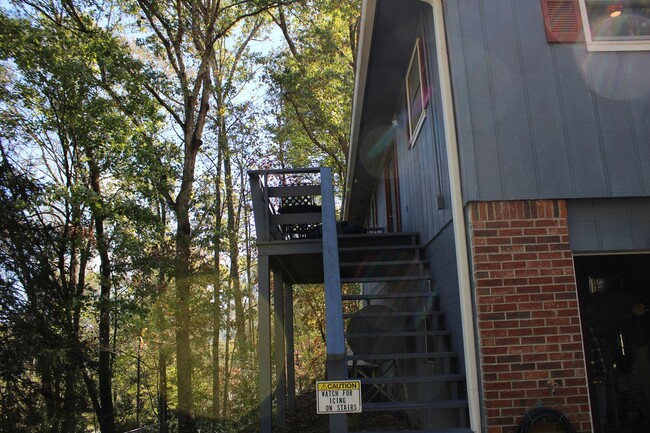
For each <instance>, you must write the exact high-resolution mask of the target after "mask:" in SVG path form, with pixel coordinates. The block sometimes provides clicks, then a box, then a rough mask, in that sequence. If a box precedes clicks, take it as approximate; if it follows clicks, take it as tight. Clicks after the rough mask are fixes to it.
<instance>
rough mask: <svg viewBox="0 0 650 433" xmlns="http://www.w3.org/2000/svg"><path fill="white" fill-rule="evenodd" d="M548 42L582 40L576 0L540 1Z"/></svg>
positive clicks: (578, 7)
mask: <svg viewBox="0 0 650 433" xmlns="http://www.w3.org/2000/svg"><path fill="white" fill-rule="evenodd" d="M542 12H543V13H544V27H545V28H546V39H547V40H548V42H577V41H582V40H584V38H583V35H582V26H581V18H580V6H579V5H578V0H542Z"/></svg>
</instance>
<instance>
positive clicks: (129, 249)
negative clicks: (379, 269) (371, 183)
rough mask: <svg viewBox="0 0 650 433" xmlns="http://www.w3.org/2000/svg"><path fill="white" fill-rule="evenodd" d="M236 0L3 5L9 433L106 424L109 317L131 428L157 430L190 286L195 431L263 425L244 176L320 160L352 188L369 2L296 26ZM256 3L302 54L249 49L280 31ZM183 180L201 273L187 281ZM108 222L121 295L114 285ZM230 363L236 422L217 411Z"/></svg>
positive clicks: (329, 7) (300, 7)
mask: <svg viewBox="0 0 650 433" xmlns="http://www.w3.org/2000/svg"><path fill="white" fill-rule="evenodd" d="M178 4H181V5H182V7H181V10H180V13H179V11H178V10H177V9H176V5H178ZM221 5H222V6H223V9H222V11H221V14H220V15H219V14H218V16H216V18H215V19H214V20H213V21H210V20H206V17H207V15H206V14H207V13H208V11H207V10H206V9H203V8H200V7H199V6H200V3H199V2H194V1H187V2H186V1H181V2H180V3H178V2H166V1H163V2H150V1H146V0H140V1H122V2H114V3H110V4H109V3H106V2H99V1H94V0H87V1H86V0H84V1H81V2H76V1H70V2H68V1H66V2H61V3H58V2H49V1H40V0H34V1H30V2H29V3H26V2H15V4H13V6H12V7H11V9H9V10H2V11H0V150H1V153H0V156H1V160H0V162H1V164H0V208H2V209H3V217H2V218H0V339H1V340H2V342H3V344H2V347H0V394H1V396H2V399H1V400H0V405H1V406H0V430H3V431H5V430H6V431H16V432H40V431H48V432H50V433H56V432H63V431H82V430H84V429H86V430H87V429H88V428H89V426H90V425H92V424H93V423H94V422H96V419H95V417H96V415H95V414H94V413H93V412H97V407H96V406H97V403H98V397H97V389H96V388H97V384H98V376H99V364H100V360H99V356H98V352H99V350H98V348H99V341H100V340H99V328H100V321H101V319H102V317H104V315H103V313H105V312H108V313H109V314H108V317H109V319H110V330H111V335H110V367H111V372H110V373H111V377H110V379H111V380H112V383H111V387H112V401H113V405H114V409H115V414H116V419H115V421H116V429H117V431H119V430H124V429H127V428H134V427H137V426H138V424H140V425H142V424H153V423H156V422H157V421H158V416H159V414H160V412H159V411H160V407H159V402H158V399H159V398H163V397H165V398H167V405H168V406H169V407H170V409H172V411H173V410H174V409H175V408H178V407H179V399H178V378H179V376H180V373H179V370H178V369H177V367H176V362H175V361H176V359H177V355H178V353H177V349H176V347H175V337H176V335H175V331H176V330H177V329H178V326H179V316H177V315H175V314H174V312H175V311H176V310H177V308H178V305H179V298H178V296H177V292H176V289H177V288H178V287H179V285H182V284H184V283H186V282H189V286H188V287H189V289H190V290H189V293H190V295H191V296H190V297H189V300H188V309H189V312H190V313H189V314H190V318H191V323H192V326H191V327H190V332H189V340H190V350H191V352H192V366H191V372H192V378H193V393H194V395H193V398H194V402H195V404H194V411H195V413H196V415H197V419H198V421H199V426H200V427H201V428H202V431H204V430H203V429H205V431H207V429H211V431H215V432H218V431H223V432H226V431H227V432H234V431H237V429H238V428H240V426H242V425H246V424H249V423H250V421H251V420H252V419H253V418H254V417H253V415H251V414H252V413H253V412H254V411H255V407H256V405H257V390H256V388H257V382H258V366H257V364H256V363H257V360H256V356H255V354H254V345H255V339H256V338H257V337H256V335H257V329H256V319H257V311H256V308H257V300H256V295H255V286H256V284H257V275H256V271H255V270H256V266H255V265H256V263H255V253H254V251H253V246H252V242H253V237H254V233H253V230H254V229H253V228H252V225H253V224H252V221H251V218H252V216H251V213H252V211H251V208H250V202H249V201H250V199H249V192H248V186H247V182H248V180H247V176H246V171H247V170H248V169H251V168H258V167H261V166H270V165H274V164H278V165H280V164H281V165H296V166H297V165H300V166H305V165H313V164H314V161H316V163H317V164H323V165H331V166H334V167H335V169H336V171H337V173H338V174H339V178H340V179H341V180H342V178H343V175H344V170H343V167H344V164H345V158H346V154H347V146H348V144H347V135H348V131H347V128H348V124H349V110H350V105H351V104H350V97H351V91H352V84H353V70H354V65H353V64H354V57H353V52H354V49H353V48H354V45H355V42H354V39H355V37H356V36H355V33H356V30H354V28H355V25H356V16H357V15H358V5H357V4H356V2H347V1H332V0H328V1H305V2H295V3H291V4H290V5H285V6H283V7H282V10H281V11H282V12H281V14H282V18H281V15H280V9H278V8H276V7H273V8H271V7H272V6H277V5H276V4H275V2H273V1H261V2H260V1H244V2H222V3H221ZM267 9H268V11H267ZM260 11H262V12H264V11H267V12H268V13H267V12H264V15H263V16H264V17H269V16H270V17H272V18H273V20H275V21H276V23H277V24H282V23H284V24H282V25H284V26H285V30H286V31H287V35H288V38H289V39H288V40H290V41H292V43H293V45H294V46H293V49H294V52H293V53H292V54H291V55H289V56H287V51H278V52H274V53H271V54H268V55H267V53H255V52H253V51H252V50H250V47H249V45H250V43H251V41H253V40H254V39H255V38H257V37H260V38H264V37H265V35H267V34H268V33H265V32H269V30H270V28H271V24H270V23H269V22H265V21H264V20H263V19H261V17H262V15H259V12H260ZM249 16H250V18H249ZM211 23H212V24H214V25H211ZM157 31H160V32H161V33H160V34H158V33H156V32H157ZM161 35H162V36H163V37H161ZM170 36H174V37H171V38H170ZM206 37H207V39H206ZM206 41H212V42H211V43H206ZM167 43H169V44H171V45H169V44H167ZM166 44H167V45H166ZM260 62H261V63H263V64H264V65H265V68H266V70H265V71H266V72H268V74H267V77H268V84H269V85H270V86H271V89H272V91H273V92H274V93H273V97H272V101H271V102H272V103H273V104H276V105H277V106H278V107H280V110H278V111H276V110H272V115H273V117H272V125H271V127H270V129H267V130H264V123H265V121H266V119H268V118H269V117H268V116H269V114H268V113H264V112H262V111H261V108H260V104H259V101H260V96H261V95H259V94H258V93H257V92H256V90H253V91H251V90H250V89H251V88H253V87H254V86H255V85H254V83H253V78H254V77H255V76H256V71H255V68H256V67H257V65H259V63H260ZM202 74H203V75H202ZM197 81H198V83H199V84H197ZM203 89H206V92H207V93H203ZM202 96H205V99H206V103H205V104H203V102H202V101H203V99H202V98H201V97H202ZM201 110H205V111H201ZM199 113H203V114H205V118H204V119H203V120H204V121H205V123H204V124H201V122H202V121H200V119H201V115H199ZM193 122H194V123H193ZM269 132H270V133H271V135H269ZM270 137H272V138H273V139H274V140H276V141H274V143H279V144H273V143H269V140H270ZM188 149H190V150H192V151H194V152H195V153H193V154H191V155H190V154H188ZM276 153H277V157H276V155H275V154H276ZM191 158H196V159H195V160H193V161H191V162H192V163H194V162H196V167H193V169H194V168H196V170H195V171H188V170H187V167H188V164H189V162H188V161H189V160H190V159H191ZM226 166H228V169H226ZM96 174H97V175H98V176H97V177H98V179H97V180H98V183H99V187H97V186H96V185H93V184H92V180H93V176H94V175H96ZM187 184H190V185H191V187H190V188H189V192H188V193H187V197H186V199H187V202H186V205H187V213H188V220H189V222H188V223H187V225H188V226H189V227H190V228H191V230H189V243H188V245H189V251H190V252H189V259H188V260H189V261H188V265H189V266H188V269H189V273H188V275H187V277H186V278H182V279H181V278H178V279H175V275H176V274H175V273H174V269H175V267H177V266H178V263H179V261H178V255H177V253H178V251H179V249H178V248H177V241H178V239H179V237H178V236H177V235H178V233H179V232H178V231H177V228H178V226H179V225H180V224H179V221H180V218H179V215H180V214H179V213H178V203H179V197H181V196H182V193H183V191H187V190H183V185H187ZM228 200H229V201H230V202H228ZM228 205H230V206H228ZM228 213H229V215H228ZM228 217H230V218H228ZM98 220H102V221H103V225H104V234H105V248H106V251H107V253H108V257H109V258H110V299H107V298H106V297H102V296H100V295H101V292H100V288H101V287H102V283H105V282H106V281H107V279H106V278H104V277H102V275H101V274H100V252H101V248H102V246H101V245H102V244H101V241H100V239H98V236H96V228H97V221H98ZM229 247H230V248H229ZM235 277H236V278H235ZM103 287H106V286H103ZM296 301H297V302H296V305H297V309H296V347H297V352H298V364H297V369H298V371H297V373H298V382H299V387H300V389H306V388H309V387H310V386H311V385H312V384H313V381H314V379H316V378H317V377H319V376H320V375H321V374H322V371H323V365H324V364H323V363H324V344H323V335H322V331H323V329H324V318H323V316H322V313H323V311H322V302H323V301H322V289H321V288H319V287H305V288H300V289H299V290H298V293H297V298H296ZM215 307H218V308H215ZM217 328H218V329H217ZM215 329H217V331H218V334H215V332H216V331H215ZM238 332H239V333H241V334H243V335H244V336H245V338H243V339H239V338H237V339H236V338H235V336H236V334H237V333H238ZM214 335H217V339H218V343H219V351H218V353H217V358H218V359H215V358H214V357H213V352H212V350H213V347H212V346H213V344H214V341H213V337H214ZM25 342H29V344H25ZM243 344H245V346H243ZM226 361H228V363H227V364H226ZM217 362H218V363H219V364H218V368H217V365H216V364H217ZM215 370H216V371H218V372H219V378H220V381H221V389H220V391H219V392H220V393H221V395H220V398H221V400H222V401H221V403H222V405H223V406H222V410H221V412H220V413H221V414H223V415H224V418H221V417H220V416H217V417H215V416H214V415H213V408H212V401H213V392H214V390H213V384H212V383H211V378H212V375H213V373H214V372H215ZM162 374H166V375H167V381H166V386H165V388H164V389H163V388H161V375H162ZM165 391H166V392H165ZM225 417H227V418H225ZM172 418H173V417H172Z"/></svg>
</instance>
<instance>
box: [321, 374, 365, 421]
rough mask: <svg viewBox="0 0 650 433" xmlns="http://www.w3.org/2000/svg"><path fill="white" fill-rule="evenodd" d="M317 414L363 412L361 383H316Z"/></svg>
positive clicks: (354, 381)
mask: <svg viewBox="0 0 650 433" xmlns="http://www.w3.org/2000/svg"><path fill="white" fill-rule="evenodd" d="M316 402H317V405H316V413H318V414H321V415H327V414H333V413H356V412H361V381H359V380H341V381H327V382H316Z"/></svg>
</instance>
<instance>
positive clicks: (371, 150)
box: [343, 0, 422, 224]
mask: <svg viewBox="0 0 650 433" xmlns="http://www.w3.org/2000/svg"><path fill="white" fill-rule="evenodd" d="M421 5H422V2H421V1H419V0H363V3H362V8H361V27H360V34H359V51H358V55H357V71H356V79H355V88H354V97H353V108H352V126H351V132H350V153H349V155H348V171H347V176H346V186H345V196H344V202H343V216H344V219H345V220H347V221H350V222H354V223H357V224H361V223H363V222H364V219H365V217H366V215H367V212H368V207H369V203H370V199H371V197H372V194H373V192H374V191H375V188H376V185H377V181H378V180H379V179H380V178H381V177H382V174H383V163H382V162H383V160H384V157H385V155H386V151H387V150H389V149H390V145H391V144H392V142H393V134H394V131H395V128H394V126H393V121H394V118H393V116H394V114H395V112H396V109H397V104H398V103H399V97H400V92H401V91H402V89H403V83H404V77H405V74H406V70H407V68H408V62H409V59H410V56H411V51H412V44H413V41H414V39H415V36H416V32H417V30H418V25H415V24H414V23H418V21H417V20H416V19H417V17H418V10H419V8H420V7H421Z"/></svg>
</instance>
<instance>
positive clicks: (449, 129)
mask: <svg viewBox="0 0 650 433" xmlns="http://www.w3.org/2000/svg"><path fill="white" fill-rule="evenodd" d="M421 1H423V2H425V3H428V4H429V5H431V8H432V10H433V23H434V31H435V38H436V55H437V60H438V76H439V77H440V96H441V99H442V112H443V128H444V131H445V138H446V145H447V165H448V167H449V183H450V189H451V211H452V218H453V220H454V240H455V246H456V262H457V272H458V288H459V296H460V312H461V325H462V329H463V349H464V351H465V372H466V380H467V399H468V403H469V421H470V428H471V429H472V431H474V432H481V431H482V427H481V418H482V417H481V404H480V398H479V394H480V390H479V383H480V382H479V371H478V365H477V351H476V332H475V323H474V308H473V303H472V296H471V290H472V285H471V279H470V275H471V274H470V272H471V270H470V266H469V259H468V257H469V251H468V248H467V232H466V222H465V211H464V208H463V193H462V188H461V177H460V158H459V152H458V139H457V136H456V119H455V116H454V103H453V95H452V89H451V73H450V69H449V53H448V52H447V39H446V34H445V17H444V11H443V8H442V0H421Z"/></svg>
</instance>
